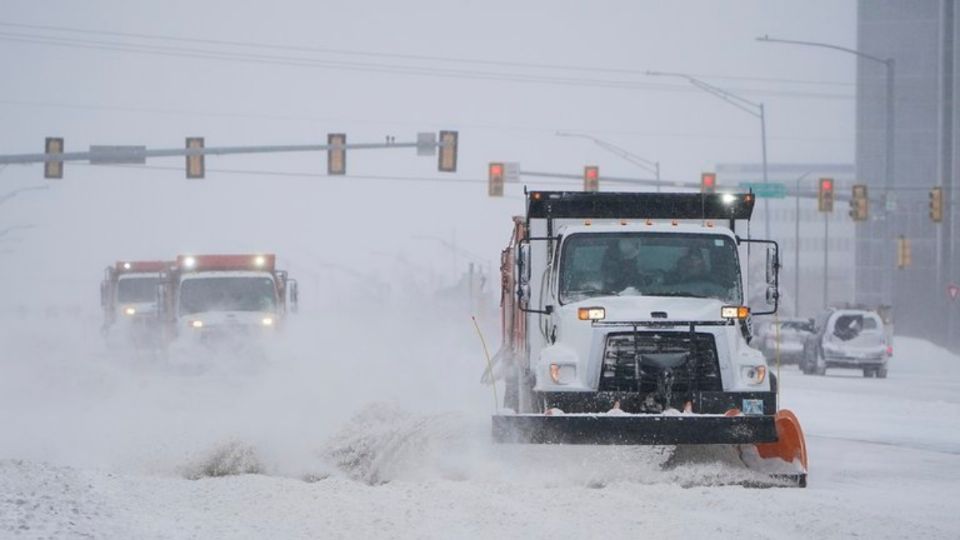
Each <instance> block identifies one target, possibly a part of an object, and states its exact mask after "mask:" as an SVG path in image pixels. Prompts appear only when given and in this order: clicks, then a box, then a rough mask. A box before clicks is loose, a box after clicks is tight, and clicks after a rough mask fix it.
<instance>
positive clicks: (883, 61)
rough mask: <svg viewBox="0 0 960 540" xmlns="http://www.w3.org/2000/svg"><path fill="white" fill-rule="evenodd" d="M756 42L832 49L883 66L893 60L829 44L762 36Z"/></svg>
mask: <svg viewBox="0 0 960 540" xmlns="http://www.w3.org/2000/svg"><path fill="white" fill-rule="evenodd" d="M757 41H766V42H768V43H787V44H790V45H807V46H809V47H822V48H824V49H833V50H836V51H843V52H846V53H850V54H853V55H856V56H859V57H860V58H866V59H867V60H873V61H874V62H879V63H881V64H885V65H886V64H891V63H893V58H880V57H879V56H873V55H872V54H867V53H864V52H860V51H858V50H856V49H851V48H849V47H842V46H840V45H831V44H829V43H818V42H816V41H800V40H796V39H779V38H772V37H770V36H768V35H763V36H760V37H758V38H757Z"/></svg>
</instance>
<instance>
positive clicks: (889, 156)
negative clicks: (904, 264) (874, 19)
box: [757, 35, 895, 305]
mask: <svg viewBox="0 0 960 540" xmlns="http://www.w3.org/2000/svg"><path fill="white" fill-rule="evenodd" d="M757 41H764V42H767V43H785V44H788V45H803V46H807V47H820V48H823V49H833V50H835V51H841V52H845V53H848V54H852V55H855V56H857V57H859V58H864V59H867V60H870V61H872V62H876V63H878V64H883V66H884V67H885V68H886V75H887V77H886V101H887V107H886V118H885V131H886V133H885V134H884V135H885V138H886V141H885V145H884V146H885V147H886V150H885V152H884V153H885V154H886V155H885V156H884V158H885V159H884V169H885V170H884V175H883V184H884V185H883V202H884V206H885V207H886V205H887V204H888V200H889V197H890V190H891V189H892V188H893V174H894V170H893V167H894V140H895V134H894V103H895V98H894V60H893V58H880V57H879V56H873V55H872V54H867V53H864V52H860V51H858V50H856V49H851V48H849V47H841V46H839V45H831V44H829V43H819V42H815V41H800V40H795V39H779V38H772V37H770V36H767V35H764V36H760V37H758V38H757ZM886 212H888V210H887V209H886V208H884V215H886ZM881 231H882V235H883V241H884V242H885V243H886V241H887V239H888V238H890V220H889V219H888V218H886V217H884V219H883V224H882V225H881ZM881 276H882V281H883V283H881V287H880V288H881V293H880V294H881V295H883V296H882V298H884V299H885V300H884V302H882V303H886V304H888V305H890V304H892V303H893V302H892V299H893V280H892V268H891V265H889V264H885V265H883V270H882V271H881Z"/></svg>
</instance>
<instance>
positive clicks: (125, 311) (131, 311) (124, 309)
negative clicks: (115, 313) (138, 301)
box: [123, 307, 137, 315]
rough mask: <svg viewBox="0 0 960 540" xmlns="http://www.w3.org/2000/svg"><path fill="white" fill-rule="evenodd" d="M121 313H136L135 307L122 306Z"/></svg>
mask: <svg viewBox="0 0 960 540" xmlns="http://www.w3.org/2000/svg"><path fill="white" fill-rule="evenodd" d="M123 313H124V314H126V315H136V314H137V309H136V308H132V307H126V308H123Z"/></svg>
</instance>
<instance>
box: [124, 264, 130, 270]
mask: <svg viewBox="0 0 960 540" xmlns="http://www.w3.org/2000/svg"><path fill="white" fill-rule="evenodd" d="M123 269H124V270H129V269H130V263H128V262H125V263H123Z"/></svg>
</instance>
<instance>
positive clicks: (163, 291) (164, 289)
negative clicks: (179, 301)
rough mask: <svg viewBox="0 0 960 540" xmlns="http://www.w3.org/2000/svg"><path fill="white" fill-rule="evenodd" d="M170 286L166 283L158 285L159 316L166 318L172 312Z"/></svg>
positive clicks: (159, 317)
mask: <svg viewBox="0 0 960 540" xmlns="http://www.w3.org/2000/svg"><path fill="white" fill-rule="evenodd" d="M169 301H170V286H169V285H168V284H166V283H160V284H159V285H157V318H158V319H160V320H166V319H167V317H168V313H169V312H170V309H169V308H170V306H169Z"/></svg>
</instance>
